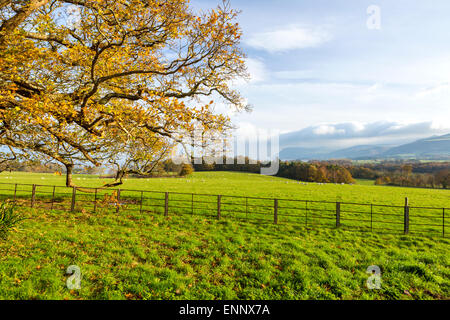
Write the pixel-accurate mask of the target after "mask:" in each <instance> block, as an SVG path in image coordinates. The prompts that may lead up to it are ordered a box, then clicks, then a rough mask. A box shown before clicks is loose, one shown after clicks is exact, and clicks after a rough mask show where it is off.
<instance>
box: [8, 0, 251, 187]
mask: <svg viewBox="0 0 450 320" xmlns="http://www.w3.org/2000/svg"><path fill="white" fill-rule="evenodd" d="M69 8H70V11H69V10H68V9H69ZM68 12H71V14H73V13H75V14H76V16H75V18H76V21H75V22H76V23H69V22H68V21H74V19H73V18H74V17H69V16H68ZM237 14H238V12H236V11H235V10H233V9H232V8H231V7H230V5H229V4H228V3H227V2H223V3H221V4H220V5H219V6H218V7H217V9H215V10H209V11H207V12H195V11H194V10H193V9H192V8H191V7H190V4H189V1H187V0H164V1H160V0H68V1H46V0H40V1H36V0H31V1H7V0H6V1H5V0H0V144H1V145H2V147H1V148H2V154H1V155H2V156H3V160H6V159H9V158H12V157H13V155H14V154H20V155H27V156H28V157H32V158H33V157H35V158H41V159H45V160H47V161H54V162H58V163H60V164H62V165H63V166H65V168H66V172H67V181H66V184H67V186H74V184H73V181H72V170H73V168H74V166H76V165H83V164H84V165H95V166H101V165H113V166H115V167H116V169H117V179H116V180H117V181H116V182H115V183H114V184H113V185H115V184H120V183H121V182H122V177H123V176H124V175H125V174H127V173H137V174H148V173H150V172H151V171H152V169H153V168H154V167H155V166H156V164H157V163H158V162H159V161H161V160H162V159H164V158H165V157H166V156H167V154H168V153H169V152H170V151H171V150H172V148H173V147H174V145H175V144H176V143H177V142H178V141H180V139H181V138H180V136H181V133H182V132H184V133H186V132H187V133H189V132H192V131H193V130H194V129H195V128H198V127H199V126H201V127H202V128H204V130H216V131H219V132H220V131H222V130H225V129H227V128H229V126H230V120H229V119H228V118H227V117H226V116H224V115H222V114H220V113H217V112H215V110H214V109H215V108H214V101H217V99H219V100H221V101H223V102H226V103H227V104H229V105H230V107H232V108H235V109H236V110H244V109H245V108H246V107H247V106H246V105H245V102H244V99H242V97H241V96H240V94H239V92H237V91H235V90H234V89H233V88H232V87H231V83H232V81H233V80H234V79H236V78H238V77H244V78H246V77H248V75H247V71H246V67H245V63H244V58H245V56H244V53H243V52H242V50H241V49H240V47H239V44H240V38H241V30H240V28H239V25H238V24H237V23H236V16H237Z"/></svg>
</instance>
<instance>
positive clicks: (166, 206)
mask: <svg viewBox="0 0 450 320" xmlns="http://www.w3.org/2000/svg"><path fill="white" fill-rule="evenodd" d="M168 215H169V193H168V192H166V197H165V203H164V216H165V217H167V216H168Z"/></svg>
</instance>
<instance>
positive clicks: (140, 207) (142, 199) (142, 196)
mask: <svg viewBox="0 0 450 320" xmlns="http://www.w3.org/2000/svg"><path fill="white" fill-rule="evenodd" d="M143 202H144V191H141V203H140V205H139V213H141V214H142V204H143Z"/></svg>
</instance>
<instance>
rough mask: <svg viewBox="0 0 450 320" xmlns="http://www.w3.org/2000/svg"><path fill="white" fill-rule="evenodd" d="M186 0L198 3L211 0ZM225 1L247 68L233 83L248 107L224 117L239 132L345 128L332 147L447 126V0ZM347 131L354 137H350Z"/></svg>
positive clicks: (325, 133) (396, 139)
mask: <svg viewBox="0 0 450 320" xmlns="http://www.w3.org/2000/svg"><path fill="white" fill-rule="evenodd" d="M192 3H193V5H194V6H196V7H198V8H208V7H214V6H216V4H217V1H215V0H208V1H205V0H203V1H199V0H195V1H193V2H192ZM231 5H232V7H234V8H236V9H240V10H241V11H242V13H241V15H240V16H239V23H240V25H241V27H242V29H243V32H244V38H243V42H242V47H243V48H244V51H245V52H246V53H247V55H248V61H247V63H248V68H249V72H250V74H251V75H252V80H251V81H250V82H249V83H245V84H244V83H239V84H238V87H239V89H240V91H241V92H242V94H243V95H244V97H245V98H247V99H248V101H249V103H250V104H251V105H252V106H253V112H252V113H251V114H239V115H235V116H234V117H233V121H234V122H235V123H236V124H237V125H238V126H240V128H241V131H242V132H245V131H246V130H247V131H249V130H250V131H251V130H252V128H255V127H256V128H265V129H275V130H281V131H282V132H293V131H300V133H301V132H308V136H309V137H310V133H312V134H316V135H317V136H320V137H322V138H323V137H326V138H327V139H329V142H331V143H334V141H339V137H340V136H345V143H344V142H342V141H341V142H342V144H343V145H342V146H349V145H354V144H365V143H376V144H396V143H400V142H404V141H408V140H413V139H416V138H421V137H426V136H430V135H433V134H445V133H450V32H449V31H448V30H450V19H449V18H448V16H449V15H450V1H448V0H434V1H417V0H408V1H406V0H395V1H392V0H389V1H376V0H372V1H364V0H333V1H331V0H328V1H324V0H314V1H313V0H309V1H302V0H283V1H274V0H273V1H269V0H262V1H255V0H232V1H231ZM371 5H376V6H378V7H379V9H380V18H381V20H380V26H381V29H379V30H376V29H375V30H374V29H369V28H368V27H367V20H368V19H369V18H370V16H371V15H370V14H368V13H367V9H368V7H369V6H371ZM376 128H379V130H380V131H379V133H377V132H375V133H374V130H375V129H376ZM364 131H368V132H370V139H369V136H368V137H367V139H366V140H365V139H364V134H362V133H364ZM352 132H354V133H356V134H355V137H356V136H357V138H358V139H355V140H354V141H352V139H351V138H352ZM393 132H394V134H393ZM300 135H301V134H300ZM374 136H375V137H378V138H377V139H373V137H374ZM309 139H310V140H311V139H312V138H311V137H310V138H309ZM322 140H323V139H321V141H322ZM302 143H303V142H302V141H299V145H302ZM305 143H307V141H306V142H305Z"/></svg>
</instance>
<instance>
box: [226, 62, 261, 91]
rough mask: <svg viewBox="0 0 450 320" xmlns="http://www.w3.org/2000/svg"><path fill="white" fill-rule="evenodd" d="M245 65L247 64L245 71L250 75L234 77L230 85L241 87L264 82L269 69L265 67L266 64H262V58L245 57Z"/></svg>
mask: <svg viewBox="0 0 450 320" xmlns="http://www.w3.org/2000/svg"><path fill="white" fill-rule="evenodd" d="M245 65H246V66H247V71H248V73H249V75H250V79H249V80H245V79H242V78H239V79H236V80H234V81H233V82H232V83H231V86H233V87H234V86H237V87H243V86H246V85H248V84H255V83H260V82H264V81H266V80H267V79H268V78H269V74H270V71H269V70H268V69H267V68H266V65H265V64H264V62H263V60H262V59H259V58H246V59H245Z"/></svg>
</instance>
